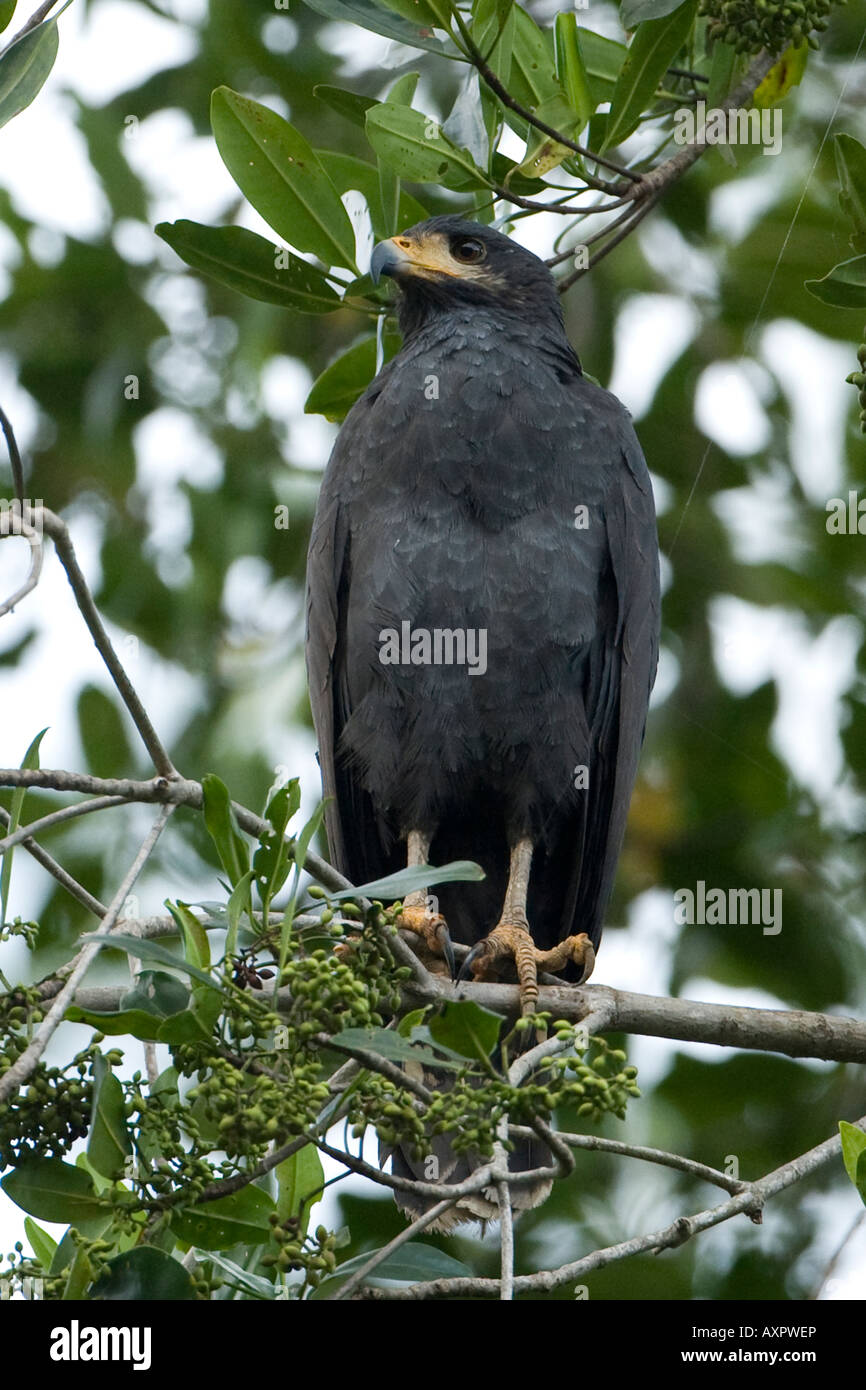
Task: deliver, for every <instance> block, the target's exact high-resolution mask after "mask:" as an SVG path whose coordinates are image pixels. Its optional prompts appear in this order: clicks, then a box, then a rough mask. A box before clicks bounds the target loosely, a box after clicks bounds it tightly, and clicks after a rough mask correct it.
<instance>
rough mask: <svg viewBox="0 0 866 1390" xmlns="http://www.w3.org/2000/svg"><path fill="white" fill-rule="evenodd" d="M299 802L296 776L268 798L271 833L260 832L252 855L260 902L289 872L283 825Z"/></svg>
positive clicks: (289, 860) (298, 786)
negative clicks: (260, 835)
mask: <svg viewBox="0 0 866 1390" xmlns="http://www.w3.org/2000/svg"><path fill="white" fill-rule="evenodd" d="M300 803H301V792H300V782H299V781H298V778H297V777H293V778H292V780H291V782H289V783H287V785H286V786H284V787H280V788H279V789H278V790H277V791H276V792H275V793H274V795H273V796H272V797H271V799H270V801H269V802H268V806H267V809H266V811H265V819H266V820H267V821H268V823H269V825H270V827H271V829H270V833H269V834H267V835H263V836H262V838H261V839H260V840H259V847H258V849H257V850H256V852H255V854H254V855H253V871H254V873H255V876H256V879H257V881H258V889H259V894H260V896H261V899H262V902H265V901H268V902H269V901H270V899H271V898H272V897H273V896H274V894H275V893H278V892H279V891H280V889H281V888H282V886H283V884H284V883H285V881H286V879H287V878H288V876H289V869H290V867H291V845H290V843H289V841H288V840H287V839H286V828H287V826H288V824H289V821H290V820H291V819H292V817H293V816H294V814H295V812H296V811H297V810H298V807H299V806H300Z"/></svg>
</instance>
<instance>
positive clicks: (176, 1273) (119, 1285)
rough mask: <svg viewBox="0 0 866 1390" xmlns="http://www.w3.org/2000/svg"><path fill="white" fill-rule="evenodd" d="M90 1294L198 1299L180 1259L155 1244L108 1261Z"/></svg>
mask: <svg viewBox="0 0 866 1390" xmlns="http://www.w3.org/2000/svg"><path fill="white" fill-rule="evenodd" d="M272 1292H273V1290H272ZM90 1297H91V1298H92V1299H97V1300H101V1301H103V1302H115V1301H117V1302H124V1303H139V1302H145V1303H152V1302H154V1301H156V1300H160V1299H161V1300H163V1301H165V1302H172V1303H174V1302H179V1301H182V1300H186V1299H193V1298H195V1289H194V1288H193V1283H192V1279H191V1278H190V1275H189V1273H188V1272H187V1270H185V1269H184V1267H183V1265H182V1264H181V1263H180V1261H179V1260H175V1259H172V1257H171V1255H166V1254H165V1253H164V1252H163V1251H162V1250H156V1249H154V1247H153V1246H152V1245H139V1246H137V1247H136V1249H135V1250H127V1251H126V1252H125V1253H124V1254H122V1255H115V1256H114V1259H112V1260H109V1261H108V1263H107V1264H106V1267H105V1270H104V1272H103V1273H102V1274H101V1275H100V1276H99V1278H98V1279H97V1281H96V1283H95V1284H94V1285H93V1289H92V1291H91V1294H90Z"/></svg>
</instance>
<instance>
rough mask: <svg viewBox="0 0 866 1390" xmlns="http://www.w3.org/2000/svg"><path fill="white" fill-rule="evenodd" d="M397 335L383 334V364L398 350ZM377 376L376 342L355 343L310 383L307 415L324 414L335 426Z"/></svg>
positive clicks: (305, 409) (370, 340) (370, 339)
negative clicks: (311, 385)
mask: <svg viewBox="0 0 866 1390" xmlns="http://www.w3.org/2000/svg"><path fill="white" fill-rule="evenodd" d="M400 342H401V339H400V336H399V334H396V333H388V334H386V335H385V361H386V362H387V361H389V360H390V359H391V358H392V357H393V356H394V354H395V353H396V352H398V351H399V348H400ZM375 375H376V339H375V337H367V338H363V339H362V340H361V342H360V343H355V345H354V347H350V348H349V349H348V351H347V352H344V353H343V354H342V356H341V357H338V358H337V360H336V362H332V363H331V365H330V366H329V367H326V368H325V370H324V371H323V372H322V375H321V376H320V377H317V378H316V380H315V381H314V382H313V387H312V390H311V391H310V394H309V396H308V397H307V399H306V401H305V402H304V413H305V414H306V415H324V416H325V419H326V420H334V421H336V422H337V423H339V422H341V421H342V420H344V419H345V418H346V416H347V415H348V413H349V411H350V410H351V408H352V406H353V405H354V404H355V402H356V401H357V400H358V399H359V398H360V397H361V396H362V395H363V394H364V392H365V391H366V389H367V387H368V386H369V385H370V382H371V381H372V380H373V378H374V377H375Z"/></svg>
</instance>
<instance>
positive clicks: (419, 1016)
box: [397, 1004, 429, 1038]
mask: <svg viewBox="0 0 866 1390" xmlns="http://www.w3.org/2000/svg"><path fill="white" fill-rule="evenodd" d="M428 1007H429V1006H428V1005H426V1004H425V1005H422V1007H421V1008H420V1009H410V1011H409V1013H407V1014H404V1015H403V1017H402V1018H401V1019H400V1021H399V1022H398V1024H397V1032H398V1033H399V1034H400V1037H401V1038H408V1037H411V1035H412V1029H413V1028H420V1027H421V1025H422V1024H423V1022H424V1018H425V1016H426V1014H427V1009H428Z"/></svg>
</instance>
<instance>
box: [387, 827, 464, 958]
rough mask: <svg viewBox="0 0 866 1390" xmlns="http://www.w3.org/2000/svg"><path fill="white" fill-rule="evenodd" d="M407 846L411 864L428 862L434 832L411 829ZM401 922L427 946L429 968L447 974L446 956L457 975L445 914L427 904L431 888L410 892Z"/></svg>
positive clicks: (407, 862) (404, 929) (423, 952)
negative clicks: (428, 833)
mask: <svg viewBox="0 0 866 1390" xmlns="http://www.w3.org/2000/svg"><path fill="white" fill-rule="evenodd" d="M406 850H407V853H406V867H407V868H409V869H414V868H417V867H418V866H419V865H420V864H426V863H427V855H428V854H429V852H430V836H429V835H424V834H422V832H421V831H420V830H410V831H409V834H408V836H407V840H406ZM397 925H398V927H400V928H401V929H402V930H403V931H411V932H414V933H415V935H416V936H418V937H420V938H421V941H422V942H423V949H422V951H421V952H419V954H420V955H421V957H422V959H423V961H424V964H425V965H426V966H427V968H428V970H431V971H432V972H433V973H434V974H438V975H444V974H445V970H444V969H443V960H444V964H445V965H446V966H447V968H448V973H449V974H450V975H451V976H453V975H454V948H453V946H452V945H451V937H450V936H449V934H448V928H447V926H446V925H445V918H444V917H443V916H442V915H441V914H440V913H438V912H431V911H430V909H429V907H428V905H427V892H426V890H425V889H424V888H417V889H416V890H415V892H414V893H407V894H406V897H405V898H404V899H403V909H402V912H401V913H400V916H399V917H398V919H397Z"/></svg>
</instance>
